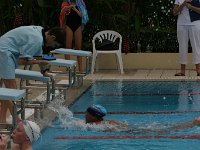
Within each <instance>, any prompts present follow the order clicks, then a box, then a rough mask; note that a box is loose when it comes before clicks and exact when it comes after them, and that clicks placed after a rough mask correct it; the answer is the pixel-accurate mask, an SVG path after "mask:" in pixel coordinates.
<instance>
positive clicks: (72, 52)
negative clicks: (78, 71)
mask: <svg viewBox="0 0 200 150" xmlns="http://www.w3.org/2000/svg"><path fill="white" fill-rule="evenodd" d="M51 53H52V54H63V55H74V56H81V57H85V58H86V73H85V75H87V74H88V73H89V61H90V58H91V57H92V52H90V51H84V50H74V49H66V48H59V49H55V50H53V51H51Z"/></svg>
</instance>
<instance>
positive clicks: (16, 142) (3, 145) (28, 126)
mask: <svg viewBox="0 0 200 150" xmlns="http://www.w3.org/2000/svg"><path fill="white" fill-rule="evenodd" d="M40 135H41V134H40V127H39V126H38V125H37V124H36V123H35V122H32V121H28V120H23V121H20V122H19V123H18V125H17V128H16V129H15V130H14V131H13V133H12V134H11V138H12V140H13V143H12V144H11V150H32V142H33V141H37V140H38V139H39V137H40ZM6 149H7V140H6V139H5V138H4V137H2V136H0V150H6Z"/></svg>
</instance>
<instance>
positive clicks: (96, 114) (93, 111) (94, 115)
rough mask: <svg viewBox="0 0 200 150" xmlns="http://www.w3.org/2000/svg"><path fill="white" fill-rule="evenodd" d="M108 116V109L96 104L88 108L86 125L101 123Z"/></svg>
mask: <svg viewBox="0 0 200 150" xmlns="http://www.w3.org/2000/svg"><path fill="white" fill-rule="evenodd" d="M88 113H89V115H87V114H88ZM106 114H107V111H106V108H105V107H103V106H101V105H99V104H96V105H92V106H90V107H88V108H87V111H86V123H89V122H96V121H101V120H102V119H103V117H104V116H105V115H106Z"/></svg>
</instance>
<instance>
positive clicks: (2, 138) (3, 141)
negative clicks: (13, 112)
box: [0, 136, 7, 150]
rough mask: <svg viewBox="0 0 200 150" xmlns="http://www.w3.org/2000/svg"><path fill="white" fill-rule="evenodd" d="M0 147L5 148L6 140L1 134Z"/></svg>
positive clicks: (2, 149)
mask: <svg viewBox="0 0 200 150" xmlns="http://www.w3.org/2000/svg"><path fill="white" fill-rule="evenodd" d="M0 149H1V150H6V149H7V140H6V139H5V138H4V137H2V136H0Z"/></svg>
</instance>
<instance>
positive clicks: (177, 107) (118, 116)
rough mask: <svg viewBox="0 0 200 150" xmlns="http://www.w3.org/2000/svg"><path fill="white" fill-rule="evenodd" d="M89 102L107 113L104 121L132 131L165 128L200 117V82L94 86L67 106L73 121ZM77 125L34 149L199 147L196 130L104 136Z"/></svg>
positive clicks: (54, 130)
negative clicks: (114, 122)
mask: <svg viewBox="0 0 200 150" xmlns="http://www.w3.org/2000/svg"><path fill="white" fill-rule="evenodd" d="M91 104H101V105H103V106H105V107H106V108H107V110H108V115H107V116H106V117H105V119H109V120H117V121H120V122H126V123H128V124H129V125H130V126H133V127H135V128H139V129H140V128H150V129H152V128H160V129H161V128H165V127H167V126H170V125H171V124H178V123H183V122H190V121H192V120H193V119H194V118H195V117H197V116H200V113H199V112H200V82H185V81H184V82H181V81H180V82H114V81H113V82H95V83H94V84H93V85H92V86H91V87H90V88H89V89H88V90H87V91H86V92H85V93H84V94H83V95H82V96H81V97H80V98H79V99H77V101H76V102H75V103H74V104H73V105H72V106H71V107H70V110H71V111H72V112H73V113H74V117H75V118H81V119H83V118H84V112H85V110H86V109H87V107H88V106H90V105H91ZM82 127H83V126H80V125H77V124H75V123H71V124H70V128H69V124H68V126H67V127H66V128H65V127H63V126H62V127H61V121H60V120H56V121H55V122H54V123H53V127H51V128H47V129H45V130H44V131H43V133H42V140H40V141H38V142H36V143H34V145H33V148H34V149H35V150H39V149H43V150H47V149H48V150H55V149H58V150H61V149H62V150H104V149H106V150H107V149H109V150H110V149H112V150H132V149H137V150H160V149H162V150H171V149H181V150H190V149H191V150H193V149H198V148H199V147H200V141H199V139H200V134H199V132H200V127H193V128H190V129H185V130H180V131H171V132H167V133H164V134H157V133H146V132H144V133H137V132H103V131H99V130H87V129H83V128H82Z"/></svg>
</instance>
